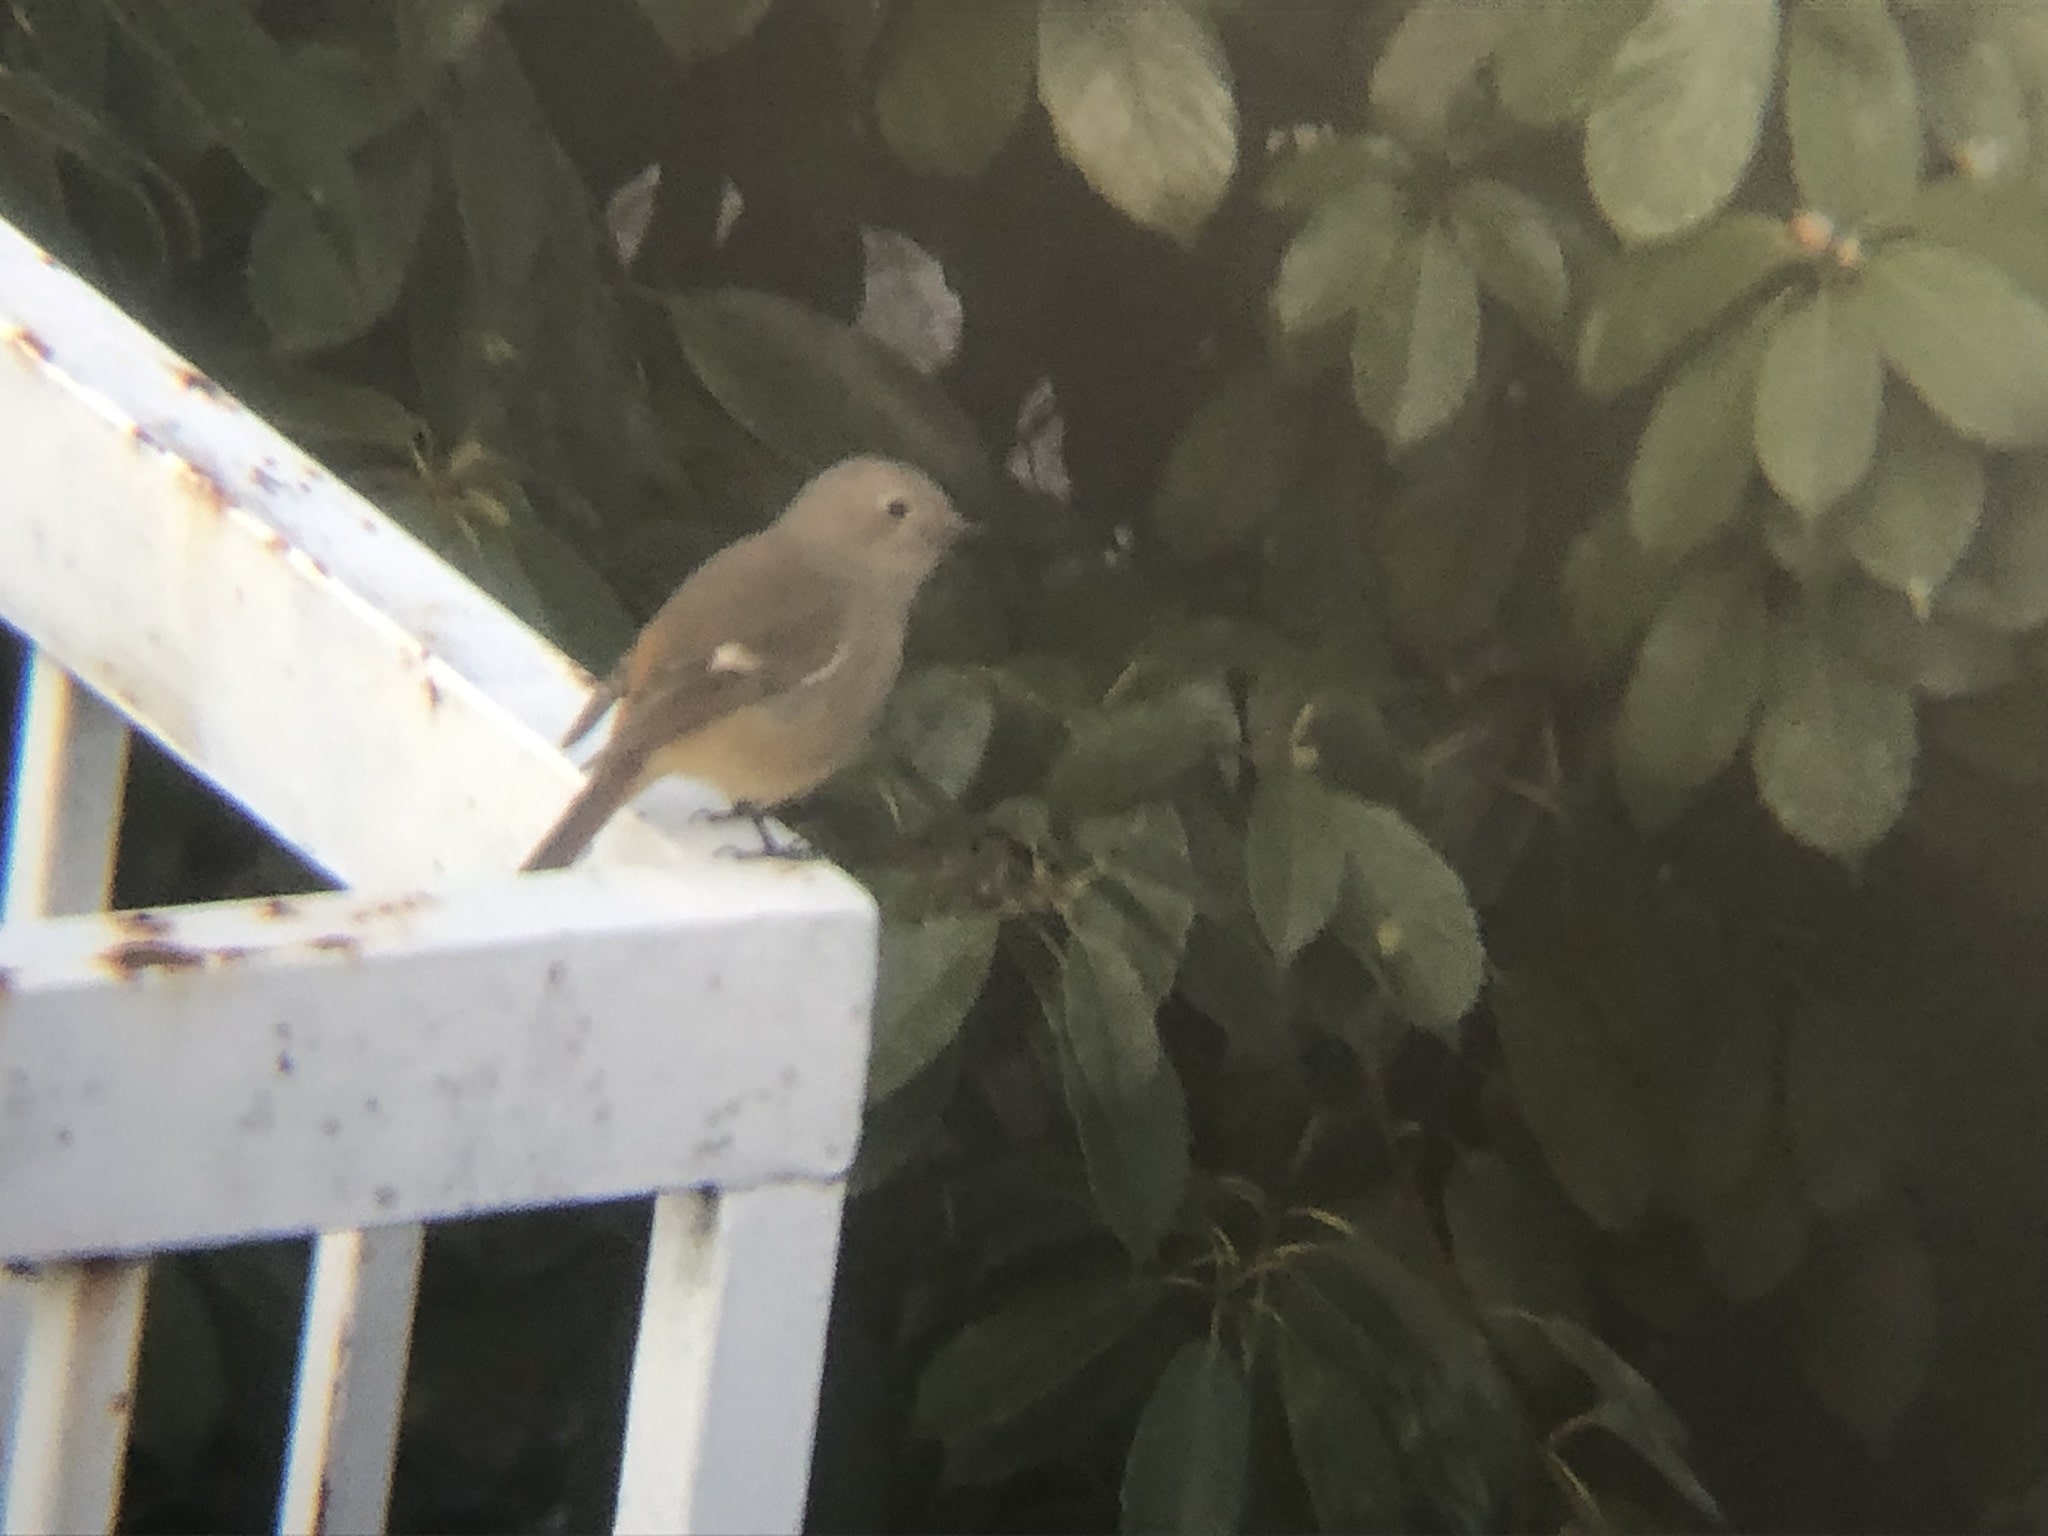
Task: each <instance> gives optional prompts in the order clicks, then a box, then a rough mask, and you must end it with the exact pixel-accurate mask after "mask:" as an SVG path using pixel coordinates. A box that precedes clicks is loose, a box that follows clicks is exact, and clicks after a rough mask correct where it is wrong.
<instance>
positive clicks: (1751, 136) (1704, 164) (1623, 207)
mask: <svg viewBox="0 0 2048 1536" xmlns="http://www.w3.org/2000/svg"><path fill="white" fill-rule="evenodd" d="M1777 60H1778V6H1777V0H1714V3H1712V4H1709V5H1700V4H1695V3H1693V0H1656V3H1655V4H1653V5H1652V6H1651V7H1650V13H1649V15H1648V16H1646V17H1645V18H1644V19H1643V21H1642V22H1641V23H1640V24H1639V25H1638V26H1637V27H1636V28H1635V30H1634V31H1632V32H1630V33H1629V35H1628V36H1627V37H1626V38H1625V39H1624V40H1623V41H1622V44H1621V47H1620V48H1619V49H1617V50H1616V51H1615V54H1614V57H1613V60H1612V62H1611V63H1610V64H1609V66H1608V73H1607V79H1606V80H1605V82H1604V83H1603V84H1602V85H1601V87H1600V89H1599V93H1598V97H1597V100H1596V102H1595V104H1594V107H1593V110H1592V111H1591V112H1590V113H1589V114H1588V115H1587V118H1586V181H1587V185H1588V186H1589V187H1590V188H1591V189H1592V192H1593V198H1594V201H1595V202H1597V203H1598V204H1599V205H1600V211H1601V213H1603V214H1604V215H1606V218H1607V222H1608V223H1609V224H1611V225H1613V226H1614V228H1615V230H1616V232H1617V233H1619V234H1620V235H1621V237H1622V238H1623V239H1624V240H1662V239H1665V238H1667V237H1669V236H1671V235H1675V234H1678V233H1680V232H1681V231H1683V230H1686V229H1690V228H1691V227H1692V226H1693V225H1695V224H1697V223H1699V222H1700V221H1701V220H1703V219H1705V218H1706V217H1708V216H1709V215H1710V214H1712V213H1713V212H1714V211H1715V210H1716V209H1718V208H1720V207H1721V206H1722V205H1723V204H1724V203H1726V202H1727V201H1728V199H1729V198H1731V197H1732V196H1734V195H1735V189H1736V188H1737V187H1738V186H1740V185H1741V183H1742V178H1743V176H1744V174H1745V173H1746V172H1747V171H1748V169H1749V162H1750V158H1751V156H1752V155H1754V154H1755V153H1756V143H1757V136H1758V134H1759V133H1760V132H1761V130H1762V128H1763V116H1764V104H1765V103H1766V102H1767V101H1768V100H1769V99H1770V94H1771V85H1772V82H1773V80H1774V78H1775V76H1776V73H1777Z"/></svg>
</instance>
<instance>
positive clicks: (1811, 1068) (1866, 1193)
mask: <svg viewBox="0 0 2048 1536" xmlns="http://www.w3.org/2000/svg"><path fill="white" fill-rule="evenodd" d="M1878 1023H1879V1021H1878V1020H1875V1019H1873V1018H1871V1017H1870V1016H1868V1015H1866V1014H1862V1013H1860V1012H1857V1011H1853V1010H1851V1009H1850V1008H1849V1007H1848V1006H1846V1005H1845V1004H1844V1003H1843V1002H1842V1000H1841V999H1839V998H1835V997H1830V996H1826V995H1822V996H1816V997H1812V998H1809V999H1808V1000H1807V1001H1806V1002H1805V1004H1804V1005H1802V1006H1801V1007H1800V1009H1799V1011H1798V1012H1797V1013H1795V1014H1794V1015H1793V1017H1792V1031H1791V1035H1790V1036H1789V1038H1788V1039H1787V1041H1786V1045H1785V1128H1786V1134H1787V1139H1788V1141H1789V1142H1790V1145H1791V1151H1792V1166H1793V1167H1794V1168H1795V1169H1796V1170H1797V1171H1798V1174H1799V1186H1800V1188H1801V1189H1802V1190H1804V1191H1805V1193H1806V1203H1807V1204H1808V1205H1810V1206H1812V1207H1813V1209H1814V1210H1815V1211H1816V1212H1818V1213H1819V1214H1820V1215H1822V1216H1839V1215H1842V1214H1843V1213H1845V1212H1848V1211H1852V1210H1855V1209H1856V1208H1857V1207H1859V1206H1866V1205H1869V1204H1871V1203H1872V1202H1874V1201H1875V1200H1876V1199H1877V1197H1878V1196H1879V1195H1881V1194H1882V1193H1883V1192H1884V1185H1885V1177H1886V1175H1887V1174H1888V1173H1889V1172H1890V1171H1891V1166H1892V1161H1893V1158H1894V1155H1895V1154H1896V1152H1897V1149H1898V1145H1899V1140H1900V1135H1899V1132H1900V1125H1899V1117H1900V1113H1901V1110H1902V1108H1903V1106H1902V1105H1901V1104H1900V1102H1899V1096H1898V1094H1897V1092H1896V1091H1895V1089H1896V1082H1895V1079H1894V1077H1893V1075H1892V1066H1891V1060H1890V1056H1889V1053H1888V1050H1887V1048H1886V1047H1887V1042H1886V1041H1885V1040H1884V1039H1882V1038H1881V1036H1880V1034H1879V1030H1878Z"/></svg>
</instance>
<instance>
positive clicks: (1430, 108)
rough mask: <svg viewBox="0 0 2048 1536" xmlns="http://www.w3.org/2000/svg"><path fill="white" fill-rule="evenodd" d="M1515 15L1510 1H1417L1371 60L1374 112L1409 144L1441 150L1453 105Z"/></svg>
mask: <svg viewBox="0 0 2048 1536" xmlns="http://www.w3.org/2000/svg"><path fill="white" fill-rule="evenodd" d="M1515 19H1516V15H1515V11H1514V9H1513V8H1512V7H1511V6H1506V5H1468V4H1466V3H1465V0H1420V3H1419V4H1418V5H1416V6H1415V7H1414V8H1413V9H1412V10H1410V11H1409V12H1408V14H1407V15H1405V16H1403V17H1402V18H1401V24H1400V25H1399V26H1398V27H1396V28H1395V29H1394V35H1393V36H1392V37H1391V38H1389V39H1388V40H1387V45H1386V47H1385V48H1383V49H1382V50H1381V51H1380V56H1379V59H1378V60H1377V61H1376V62H1375V63H1374V65H1373V69H1372V84H1371V87H1370V91H1369V99H1370V101H1371V103H1372V109H1373V112H1374V114H1375V115H1376V116H1377V117H1378V118H1379V120H1380V121H1381V122H1383V123H1385V124H1386V125H1387V126H1388V127H1389V128H1390V129H1392V130H1393V131H1394V132H1395V133H1398V134H1399V135H1401V137H1402V138H1404V139H1406V140H1407V141H1408V142H1409V143H1411V144H1414V145H1417V146H1419V147H1422V148H1427V149H1432V150H1441V149H1442V148H1443V146H1444V141H1445V138H1446V134H1447V129H1448V126H1449V120H1450V116H1451V109H1452V106H1453V105H1454V104H1455V103H1456V102H1457V101H1458V99H1459V98H1460V97H1461V96H1463V95H1464V94H1465V93H1466V92H1468V91H1470V90H1471V89H1472V88H1473V84H1474V78H1475V77H1476V76H1477V75H1478V73H1479V67H1480V65H1482V64H1484V63H1485V62H1486V60H1487V58H1488V57H1489V56H1490V55H1491V54H1492V52H1493V49H1494V45H1495V44H1496V43H1498V42H1499V41H1500V39H1501V36H1502V34H1503V33H1505V32H1506V30H1507V28H1508V27H1509V26H1510V25H1511V24H1512V23H1513V22H1514V21H1515Z"/></svg>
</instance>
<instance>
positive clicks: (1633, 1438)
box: [1518, 1313, 1721, 1524]
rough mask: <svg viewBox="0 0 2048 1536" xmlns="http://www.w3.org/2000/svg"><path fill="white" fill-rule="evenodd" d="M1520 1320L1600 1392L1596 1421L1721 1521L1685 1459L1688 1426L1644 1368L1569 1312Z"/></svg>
mask: <svg viewBox="0 0 2048 1536" xmlns="http://www.w3.org/2000/svg"><path fill="white" fill-rule="evenodd" d="M1518 1321H1519V1322H1521V1323H1523V1324H1525V1325H1527V1326H1530V1327H1533V1328H1536V1329H1538V1330H1539V1331H1541V1332H1542V1333H1543V1335H1544V1336H1545V1337H1546V1338H1547V1339H1548V1340H1549V1341H1550V1344H1551V1347H1552V1348H1554V1349H1555V1350H1556V1351H1557V1352H1558V1354H1559V1355H1561V1356H1563V1357H1564V1358H1565V1359H1566V1360H1568V1361H1570V1362H1571V1363H1572V1364H1573V1365H1574V1366H1576V1367H1578V1369H1579V1371H1580V1372H1581V1373H1582V1374H1583V1375H1584V1376H1585V1378H1586V1380H1587V1381H1588V1382H1589V1383H1591V1385H1592V1387H1593V1390H1594V1392H1595V1393H1596V1394H1598V1401H1597V1402H1596V1403H1595V1404H1594V1406H1593V1407H1592V1408H1591V1409H1590V1410H1589V1417H1590V1418H1591V1419H1592V1421H1593V1422H1594V1423H1596V1424H1598V1425H1600V1426H1601V1427H1602V1428H1604V1429H1605V1430H1607V1431H1608V1433H1610V1434H1612V1435H1613V1436H1614V1437H1615V1438H1616V1439H1617V1440H1620V1441H1621V1442H1622V1443H1623V1444H1624V1445H1626V1446H1628V1448H1629V1449H1630V1450H1632V1451H1634V1452H1635V1453H1636V1454H1637V1455H1638V1456H1640V1457H1642V1458H1643V1460H1644V1461H1646V1462H1648V1463H1649V1464H1650V1465H1651V1466H1653V1467H1655V1468H1656V1469H1657V1471H1658V1472H1659V1474H1661V1475H1662V1476H1663V1478H1664V1480H1665V1481H1666V1482H1667V1483H1669V1484H1670V1485H1671V1487H1672V1488H1673V1489H1674V1490H1675V1491H1676V1492H1677V1493H1679V1494H1680V1495H1681V1496H1682V1497H1683V1498H1684V1499H1685V1501H1686V1503H1688V1504H1690V1505H1691V1506H1692V1507H1693V1510H1694V1511H1695V1512H1696V1513H1698V1514H1701V1515H1704V1516H1705V1517H1706V1518H1707V1519H1708V1520H1711V1521H1713V1522H1714V1523H1716V1524H1719V1523H1720V1521H1721V1510H1720V1506H1719V1505H1717V1504H1716V1503H1715V1502H1714V1496H1713V1495H1712V1494H1710V1493H1708V1492H1707V1490H1706V1489H1705V1487H1703V1486H1702V1485H1701V1483H1700V1480H1699V1478H1698V1476H1697V1475H1695V1474H1694V1472H1693V1470H1692V1467H1691V1465H1690V1464H1689V1463H1688V1462H1687V1461H1686V1459H1685V1448H1686V1439H1687V1437H1686V1433H1685V1426H1684V1425H1683V1424H1681V1423H1680V1422H1679V1419H1678V1415H1677V1414H1675V1413H1673V1412H1672V1411H1671V1408H1670V1405H1669V1404H1667V1403H1666V1402H1665V1401H1664V1398H1663V1396H1662V1394H1660V1393H1659V1392H1658V1391H1657V1389H1656V1388H1655V1387H1653V1386H1651V1385H1650V1383H1649V1382H1648V1381H1647V1380H1645V1379H1644V1377H1643V1374H1642V1373H1641V1372H1640V1371H1638V1370H1637V1369H1636V1368H1635V1367H1634V1366H1633V1365H1630V1364H1629V1363H1628V1361H1627V1360H1625V1359H1623V1358H1622V1357H1621V1356H1620V1355H1619V1354H1617V1353H1616V1352H1615V1351H1614V1349H1613V1348H1612V1347H1611V1346H1609V1345H1608V1344H1607V1342H1606V1341H1605V1340H1603V1339H1601V1338H1600V1337H1599V1336H1598V1335H1596V1334H1593V1333H1591V1332H1589V1331H1588V1330H1586V1329H1585V1328H1582V1327H1580V1326H1579V1325H1578V1324H1577V1323H1575V1322H1573V1321H1571V1319H1569V1318H1564V1317H1538V1316H1535V1315H1533V1314H1528V1313H1523V1314H1521V1315H1520V1316H1519V1317H1518Z"/></svg>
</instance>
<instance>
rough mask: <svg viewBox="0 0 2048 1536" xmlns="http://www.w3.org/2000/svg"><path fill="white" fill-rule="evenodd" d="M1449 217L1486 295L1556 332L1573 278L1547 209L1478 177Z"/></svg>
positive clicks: (1454, 199) (1463, 189)
mask: <svg viewBox="0 0 2048 1536" xmlns="http://www.w3.org/2000/svg"><path fill="white" fill-rule="evenodd" d="M1482 14H1483V10H1482ZM1449 214H1450V222H1451V227H1452V229H1453V230H1455V231H1456V232H1457V237H1458V245H1459V248H1460V249H1461V250H1462V251H1463V252H1464V253H1465V257H1466V259H1467V260H1468V261H1469V262H1470V263H1471V264H1472V270H1473V271H1474V272H1476V273H1478V275H1479V281H1480V283H1481V285H1482V286H1484V287H1485V289H1486V291H1487V292H1488V293H1490V294H1492V295H1493V296H1494V297H1495V298H1496V299H1498V300H1500V302H1501V303H1503V304H1505V305H1507V307H1508V308H1509V309H1511V310H1513V311H1514V312H1515V313H1516V314H1517V315H1519V316H1521V317H1522V319H1523V320H1525V321H1526V322H1528V324H1529V325H1530V326H1532V327H1534V328H1535V330H1536V331H1537V332H1538V333H1539V334H1541V335H1544V336H1550V335H1554V334H1556V332H1557V331H1558V328H1559V327H1560V326H1562V325H1563V324H1564V316H1565V310H1566V308H1567V307H1568V306H1569V305H1570V303H1571V277H1570V274H1569V273H1568V272H1567V271H1566V268H1565V260H1564V247H1563V246H1562V245H1560V244H1559V243H1558V238H1557V229H1556V227H1555V225H1554V224H1553V223H1552V221H1551V217H1550V212H1549V210H1548V209H1546V208H1545V207H1544V206H1543V204H1541V203H1539V202H1538V201H1537V200H1536V199H1535V198H1533V197H1531V196H1529V194H1528V193H1526V192H1523V191H1521V190H1519V189H1518V188H1515V187H1511V186H1509V185H1508V184H1507V183H1506V182H1501V181H1494V180H1492V179H1490V178H1488V177H1479V178H1477V179H1475V180H1472V181H1467V182H1463V183H1461V184H1460V185H1459V187H1458V189H1457V190H1456V191H1455V192H1453V193H1452V194H1451V201H1450V209H1449Z"/></svg>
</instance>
